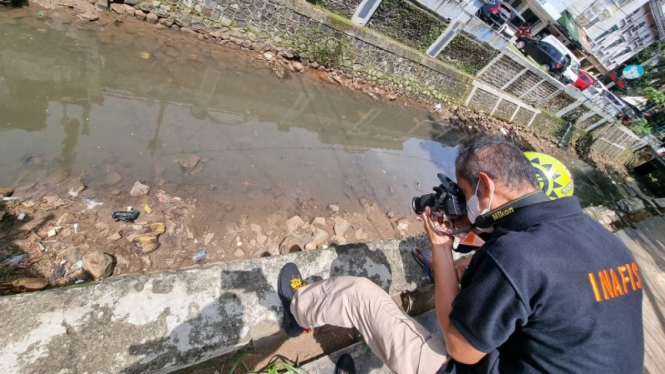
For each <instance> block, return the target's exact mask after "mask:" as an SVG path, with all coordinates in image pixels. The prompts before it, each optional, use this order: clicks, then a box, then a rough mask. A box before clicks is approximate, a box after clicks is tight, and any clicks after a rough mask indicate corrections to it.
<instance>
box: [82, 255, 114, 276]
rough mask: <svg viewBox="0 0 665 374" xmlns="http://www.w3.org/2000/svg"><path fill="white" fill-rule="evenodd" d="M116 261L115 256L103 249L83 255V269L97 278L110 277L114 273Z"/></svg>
mask: <svg viewBox="0 0 665 374" xmlns="http://www.w3.org/2000/svg"><path fill="white" fill-rule="evenodd" d="M115 263H116V261H115V259H114V258H113V256H111V255H109V254H108V253H104V252H101V251H95V252H92V253H88V254H86V255H84V256H83V270H84V271H85V272H87V273H88V274H90V276H91V277H92V278H93V279H95V280H100V279H104V278H108V277H110V276H111V275H112V274H113V270H114V268H115Z"/></svg>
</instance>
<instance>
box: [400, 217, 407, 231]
mask: <svg viewBox="0 0 665 374" xmlns="http://www.w3.org/2000/svg"><path fill="white" fill-rule="evenodd" d="M408 229H409V220H408V219H406V218H400V219H398V220H397V230H400V231H406V230H408Z"/></svg>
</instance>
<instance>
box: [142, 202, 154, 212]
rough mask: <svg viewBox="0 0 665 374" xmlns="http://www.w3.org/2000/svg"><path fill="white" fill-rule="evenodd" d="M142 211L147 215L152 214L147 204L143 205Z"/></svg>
mask: <svg viewBox="0 0 665 374" xmlns="http://www.w3.org/2000/svg"><path fill="white" fill-rule="evenodd" d="M143 210H145V212H146V213H148V214H150V213H152V208H151V207H150V205H148V204H145V205H144V206H143Z"/></svg>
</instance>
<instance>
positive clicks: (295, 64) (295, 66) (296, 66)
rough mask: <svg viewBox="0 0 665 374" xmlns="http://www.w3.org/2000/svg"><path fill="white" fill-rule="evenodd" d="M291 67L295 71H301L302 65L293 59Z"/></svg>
mask: <svg viewBox="0 0 665 374" xmlns="http://www.w3.org/2000/svg"><path fill="white" fill-rule="evenodd" d="M293 69H294V70H295V71H302V69H303V66H302V64H301V63H300V62H298V61H295V62H294V63H293Z"/></svg>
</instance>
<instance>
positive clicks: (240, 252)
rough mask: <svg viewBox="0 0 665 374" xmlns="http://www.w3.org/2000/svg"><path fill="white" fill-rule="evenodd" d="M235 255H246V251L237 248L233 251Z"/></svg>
mask: <svg viewBox="0 0 665 374" xmlns="http://www.w3.org/2000/svg"><path fill="white" fill-rule="evenodd" d="M233 255H234V256H236V257H245V251H243V250H242V249H240V248H238V249H236V250H235V252H233Z"/></svg>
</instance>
